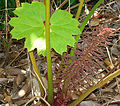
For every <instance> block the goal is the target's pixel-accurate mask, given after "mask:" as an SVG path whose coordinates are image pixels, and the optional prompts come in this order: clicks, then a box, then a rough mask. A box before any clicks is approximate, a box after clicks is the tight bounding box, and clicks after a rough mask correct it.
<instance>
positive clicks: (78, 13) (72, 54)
mask: <svg viewBox="0 0 120 106" xmlns="http://www.w3.org/2000/svg"><path fill="white" fill-rule="evenodd" d="M102 2H103V0H99V1H98V2H97V3H96V5H95V6H94V7H93V8H92V10H91V11H90V13H89V14H88V15H87V17H86V18H85V20H84V21H83V23H82V25H81V26H80V31H81V33H82V31H83V30H84V28H85V26H86V24H87V22H88V21H89V19H90V18H91V16H92V15H93V13H94V11H95V10H96V9H97V8H98V6H99V5H100V4H101V3H102ZM82 3H83V0H81V2H80V5H79V8H78V11H77V14H76V19H78V18H79V16H78V15H80V12H79V11H80V9H81V8H82V7H81V6H82ZM80 35H81V34H79V35H77V36H76V37H75V39H76V42H75V46H74V48H75V49H76V47H77V43H78V40H79V38H80ZM70 56H74V51H73V49H72V50H71V52H70ZM71 61H72V60H71V59H69V62H71Z"/></svg>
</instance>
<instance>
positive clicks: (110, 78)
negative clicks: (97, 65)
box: [69, 69, 120, 106]
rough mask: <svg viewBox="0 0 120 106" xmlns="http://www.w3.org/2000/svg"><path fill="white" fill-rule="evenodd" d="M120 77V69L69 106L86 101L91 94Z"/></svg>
mask: <svg viewBox="0 0 120 106" xmlns="http://www.w3.org/2000/svg"><path fill="white" fill-rule="evenodd" d="M119 75H120V69H118V70H117V71H115V72H114V73H112V74H110V75H109V76H107V77H106V78H104V79H103V80H101V81H100V82H99V83H98V84H96V85H95V86H92V87H90V88H89V89H88V90H87V91H86V92H85V93H83V94H82V95H81V96H80V97H79V98H78V99H77V100H75V101H74V102H73V103H71V104H70V105H69V106H76V105H77V104H79V103H80V102H81V101H82V100H84V99H85V98H86V97H87V96H88V95H89V94H90V93H92V92H93V91H94V90H96V89H97V88H100V87H101V86H103V85H105V84H106V83H107V82H108V81H110V80H112V79H113V78H115V77H117V76H119Z"/></svg>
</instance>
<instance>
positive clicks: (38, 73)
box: [29, 51, 44, 95]
mask: <svg viewBox="0 0 120 106" xmlns="http://www.w3.org/2000/svg"><path fill="white" fill-rule="evenodd" d="M29 55H30V59H31V62H32V66H33V68H34V71H35V73H36V77H37V80H38V83H39V87H40V91H41V95H44V89H43V86H42V84H43V85H44V83H43V81H42V77H41V75H40V71H39V69H38V66H37V63H36V60H35V57H34V53H33V51H30V52H29ZM41 83H42V84H41Z"/></svg>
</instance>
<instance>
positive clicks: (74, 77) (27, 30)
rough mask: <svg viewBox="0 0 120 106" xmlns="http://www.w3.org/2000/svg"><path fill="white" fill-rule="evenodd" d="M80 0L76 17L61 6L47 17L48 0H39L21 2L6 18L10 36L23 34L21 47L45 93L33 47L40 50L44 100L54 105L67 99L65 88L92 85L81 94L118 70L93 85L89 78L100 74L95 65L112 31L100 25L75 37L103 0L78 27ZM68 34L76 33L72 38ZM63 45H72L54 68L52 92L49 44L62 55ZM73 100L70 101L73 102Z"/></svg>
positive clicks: (97, 66) (89, 91)
mask: <svg viewBox="0 0 120 106" xmlns="http://www.w3.org/2000/svg"><path fill="white" fill-rule="evenodd" d="M83 1H84V0H81V2H80V5H79V8H78V12H77V15H76V19H74V18H72V17H73V15H72V14H70V13H68V12H66V11H63V10H56V11H55V12H54V13H53V14H52V16H51V17H50V0H46V3H45V5H44V4H43V3H41V2H33V3H31V4H28V3H23V4H22V7H21V8H17V9H16V10H15V11H14V13H15V14H16V15H17V17H14V18H12V19H11V21H10V22H9V24H10V25H12V26H13V27H14V29H13V30H12V31H11V34H12V38H14V39H18V40H19V39H22V38H25V48H27V49H28V51H29V55H30V58H31V62H32V65H33V68H34V70H35V74H36V77H37V79H38V82H39V86H40V89H41V94H42V95H41V96H44V95H45V94H44V93H45V90H44V87H43V86H44V84H43V81H42V78H41V75H40V72H39V70H38V67H37V65H36V61H35V58H34V54H33V50H34V49H35V48H37V53H38V55H40V54H42V55H43V56H46V57H47V70H48V102H49V103H50V104H53V99H54V100H55V101H54V105H55V103H57V104H60V105H66V104H67V102H68V100H69V98H68V96H69V95H68V92H67V90H68V91H70V90H76V89H77V88H79V87H82V88H83V89H85V88H87V87H90V86H93V88H92V89H90V90H88V92H86V94H85V95H83V96H84V97H83V98H85V97H86V96H87V95H88V94H89V93H91V92H92V91H93V90H95V89H97V88H99V87H100V86H102V85H103V84H105V82H107V81H108V80H110V79H111V78H114V77H116V76H118V75H119V70H118V71H117V72H116V73H114V74H113V76H112V77H110V76H108V78H106V79H104V80H101V81H100V82H99V84H98V85H96V86H95V84H96V83H94V82H93V78H94V79H95V78H96V79H97V78H98V77H99V79H100V78H101V77H100V76H99V73H98V69H100V64H101V62H102V60H103V59H104V58H105V55H104V53H105V52H104V49H103V48H104V47H106V44H107V40H108V37H109V36H110V34H111V33H112V31H111V29H110V28H104V27H103V26H100V27H97V28H95V29H94V30H92V34H90V35H88V36H84V37H81V39H80V41H79V37H80V34H81V33H82V31H83V29H84V28H85V26H86V24H87V22H88V20H89V19H90V18H91V16H92V14H93V13H94V11H95V10H96V8H97V7H98V6H99V5H100V4H101V3H102V2H103V0H99V1H98V2H97V3H96V5H95V6H94V7H93V9H92V10H91V12H90V13H89V14H88V16H87V17H86V19H85V20H84V22H83V23H82V25H81V26H80V28H78V26H79V22H78V20H77V19H78V18H79V15H80V12H81V9H82V5H83ZM72 35H76V37H75V39H74V37H73V36H72ZM78 41H79V43H78ZM77 44H79V45H77ZM67 45H69V46H72V47H73V48H72V49H71V51H70V56H69V54H66V55H65V54H64V55H63V56H62V57H63V59H62V64H61V65H60V67H59V68H58V74H57V76H56V84H55V86H54V88H56V89H55V90H56V92H53V82H52V80H53V78H52V70H51V53H50V50H51V49H52V48H53V49H54V50H55V51H56V52H57V53H59V54H61V55H62V53H63V52H65V51H67ZM97 75H98V76H97ZM61 98H62V99H61ZM83 98H82V99H83ZM80 99H81V97H80V98H78V99H77V100H76V101H75V102H73V104H74V105H76V104H78V103H79V102H80ZM73 104H71V105H72V106H73Z"/></svg>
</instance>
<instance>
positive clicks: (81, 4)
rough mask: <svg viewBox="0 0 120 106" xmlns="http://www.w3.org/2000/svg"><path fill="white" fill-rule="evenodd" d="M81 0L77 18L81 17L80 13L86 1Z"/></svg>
mask: <svg viewBox="0 0 120 106" xmlns="http://www.w3.org/2000/svg"><path fill="white" fill-rule="evenodd" d="M79 1H80V4H79V7H78V10H77V13H76V16H75V19H78V18H79V16H80V13H81V10H82V6H83V2H84V0H79Z"/></svg>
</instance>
